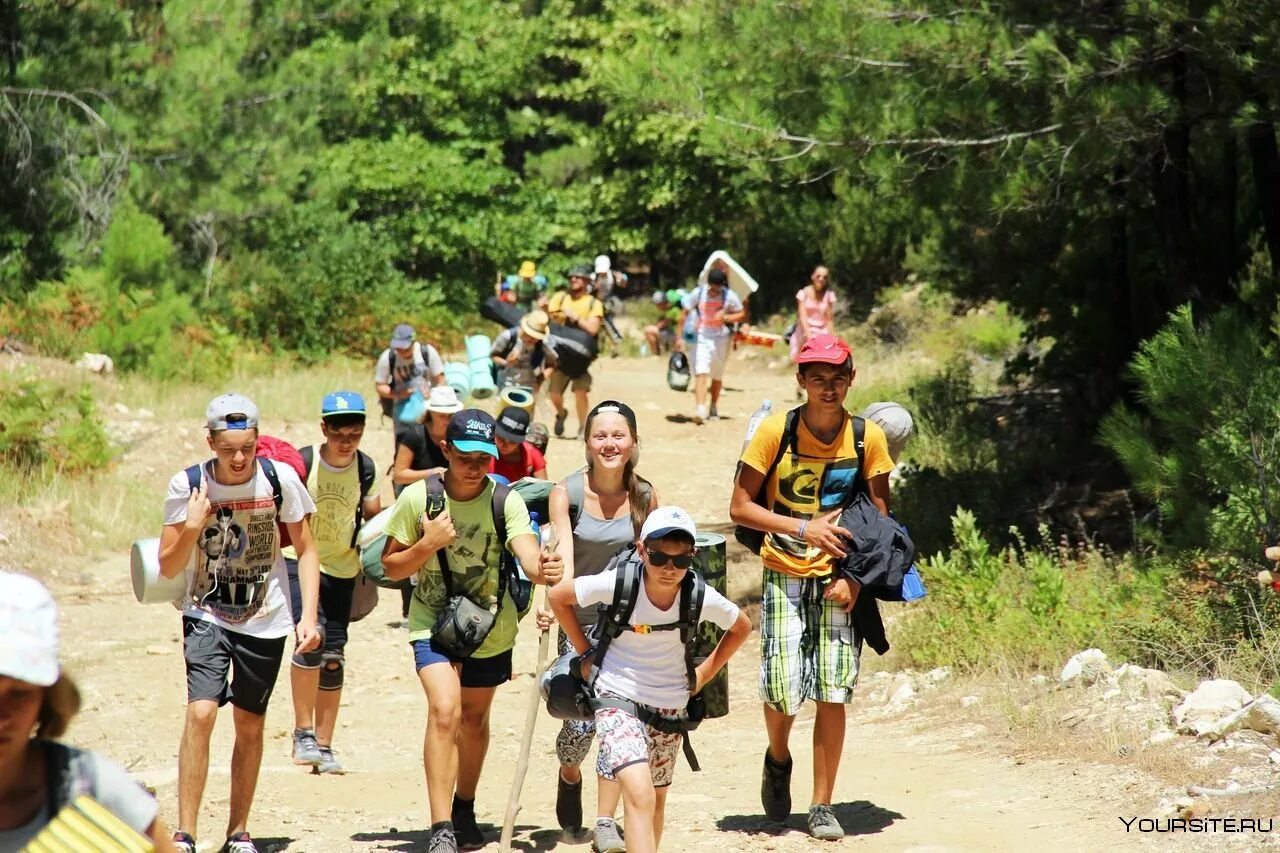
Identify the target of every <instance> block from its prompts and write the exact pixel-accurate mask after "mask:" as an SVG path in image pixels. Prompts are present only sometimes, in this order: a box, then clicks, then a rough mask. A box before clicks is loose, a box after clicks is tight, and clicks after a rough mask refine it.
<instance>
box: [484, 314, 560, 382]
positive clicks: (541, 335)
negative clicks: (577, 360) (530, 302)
mask: <svg viewBox="0 0 1280 853" xmlns="http://www.w3.org/2000/svg"><path fill="white" fill-rule="evenodd" d="M550 323H551V319H550V318H549V317H548V316H547V312H546V311H530V312H529V313H528V314H525V315H524V316H523V317H521V318H520V324H519V325H517V326H514V327H512V328H510V329H506V330H504V331H502V332H501V333H499V335H498V336H497V337H496V338H494V339H493V346H492V347H490V349H489V358H490V360H492V361H493V363H494V365H496V366H497V368H498V385H500V386H502V387H506V386H508V385H517V386H521V387H524V388H531V389H533V390H534V391H537V390H538V389H539V388H541V387H542V380H543V376H544V374H545V373H546V372H549V371H550V368H551V365H552V364H554V363H555V356H554V354H552V353H551V351H550V350H548V349H546V348H545V347H544V346H543V341H545V340H546V339H547V328H548V326H549V325H550Z"/></svg>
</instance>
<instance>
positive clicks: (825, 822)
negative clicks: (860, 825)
mask: <svg viewBox="0 0 1280 853" xmlns="http://www.w3.org/2000/svg"><path fill="white" fill-rule="evenodd" d="M809 834H810V835H812V836H813V837H814V838H816V839H818V840H819V841H839V840H840V839H841V838H844V827H842V826H840V821H838V820H836V816H835V813H834V812H832V811H831V806H827V805H817V806H809Z"/></svg>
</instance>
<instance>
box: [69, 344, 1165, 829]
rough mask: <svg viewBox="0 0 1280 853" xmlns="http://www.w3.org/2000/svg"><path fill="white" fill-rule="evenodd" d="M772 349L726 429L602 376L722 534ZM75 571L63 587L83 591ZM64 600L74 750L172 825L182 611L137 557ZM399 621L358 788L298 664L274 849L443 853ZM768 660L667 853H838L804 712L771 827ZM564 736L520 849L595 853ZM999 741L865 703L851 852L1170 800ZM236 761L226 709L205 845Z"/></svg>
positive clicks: (370, 640)
mask: <svg viewBox="0 0 1280 853" xmlns="http://www.w3.org/2000/svg"><path fill="white" fill-rule="evenodd" d="M753 355H754V358H743V357H742V356H741V355H740V356H737V357H735V358H734V359H733V361H732V362H731V364H730V373H729V386H730V390H728V391H727V392H726V394H725V397H724V399H723V402H722V405H721V411H722V412H723V413H724V414H725V416H726V418H725V419H724V420H722V421H721V422H719V423H716V424H708V425H706V426H703V427H700V428H699V427H695V426H693V425H692V424H690V423H687V422H684V421H685V415H687V414H688V413H689V412H690V411H691V410H692V398H691V396H689V395H679V394H676V393H673V392H671V391H669V390H667V388H666V386H665V382H664V372H663V367H662V364H661V363H660V361H659V360H658V359H656V358H651V359H647V360H639V359H617V360H606V362H605V363H604V364H603V365H602V367H601V369H598V370H597V371H596V373H597V374H598V375H597V386H596V390H595V392H594V393H593V399H595V400H599V399H603V397H604V396H605V395H617V396H619V397H622V398H624V399H626V400H628V401H630V402H632V404H633V405H635V408H636V409H637V411H638V413H639V416H640V422H641V438H642V446H643V459H642V462H641V469H642V470H643V471H644V472H646V473H647V475H648V476H649V477H651V478H652V479H654V480H655V482H656V483H657V485H658V488H659V490H660V491H661V493H662V496H663V500H664V502H667V503H679V504H682V505H684V506H685V507H687V508H689V509H690V510H692V511H693V512H694V514H695V516H696V517H697V520H698V521H699V523H700V524H702V525H705V526H707V527H710V528H713V529H717V528H718V529H723V526H724V524H725V522H726V520H727V512H726V510H727V501H728V491H729V485H730V481H731V477H732V471H733V462H734V459H735V456H736V453H737V450H738V448H739V445H740V442H741V438H742V432H743V429H744V427H745V423H746V420H747V418H748V417H749V416H750V413H751V412H752V411H753V410H754V409H755V407H756V406H757V405H758V403H759V401H760V399H761V398H762V397H765V396H772V398H773V400H774V401H775V404H776V405H778V406H782V405H785V404H786V403H788V402H789V401H790V399H791V397H792V395H793V390H792V386H791V382H790V380H789V379H788V378H787V377H786V376H784V375H782V374H779V373H778V372H776V371H773V370H768V369H766V362H767V361H768V360H769V356H766V355H764V354H761V353H754V354H753ZM773 357H774V358H776V357H777V356H773ZM309 421H310V418H309V416H307V417H300V418H298V428H299V429H302V430H305V426H303V425H304V424H305V423H307V422H309ZM572 425H573V423H572V418H571V422H570V426H571V427H572ZM366 449H368V450H369V451H370V452H372V453H373V454H374V455H375V457H376V458H377V459H378V460H379V461H380V462H382V463H384V464H385V462H386V461H387V459H388V458H389V455H390V434H389V431H387V430H385V428H380V429H379V430H377V431H371V433H370V435H369V437H368V439H367V440H366ZM548 455H549V457H550V464H551V468H552V474H553V475H560V474H563V473H566V472H567V471H569V470H571V469H572V468H573V467H575V466H576V465H578V464H580V461H581V459H582V450H581V445H580V444H578V443H571V442H567V441H556V440H554V439H553V440H552V445H551V448H550V452H549V454H548ZM163 489H164V479H163V478H162V477H157V479H156V482H155V492H156V505H157V510H158V507H159V504H160V501H161V495H162V493H163ZM388 491H389V490H388ZM139 535H151V532H150V531H140V532H139ZM757 573H758V566H755V567H753V566H752V565H751V564H750V563H748V562H747V561H745V560H744V559H742V558H741V555H738V557H737V558H736V559H731V568H730V574H731V593H734V594H737V595H739V596H741V595H743V594H744V593H746V592H748V591H749V590H750V589H751V588H752V587H753V586H757V587H758V577H757ZM75 576H76V573H75V572H62V573H61V577H63V578H68V577H75ZM55 589H56V591H57V592H58V594H59V597H60V600H61V601H62V605H63V624H64V638H63V649H64V659H65V661H66V664H67V666H68V668H69V669H70V671H72V672H73V673H74V674H75V675H76V676H77V678H78V679H79V680H80V683H81V685H82V689H83V691H84V694H85V710H84V712H83V713H82V714H81V716H80V717H79V719H78V720H77V721H76V723H75V724H74V727H73V730H72V732H71V733H70V737H71V739H72V740H73V741H74V742H76V743H80V744H83V745H85V746H89V747H92V748H97V749H101V750H103V751H105V752H106V753H108V754H109V755H111V756H113V757H114V758H115V759H116V760H118V761H120V762H122V763H124V764H125V765H126V766H128V767H129V768H130V769H131V770H132V771H133V772H134V773H135V774H136V775H137V776H138V777H139V778H140V779H142V780H145V781H146V783H147V784H149V785H152V786H154V787H155V788H156V789H157V793H158V796H159V798H160V801H161V803H162V813H163V815H164V817H165V818H166V819H167V820H170V821H172V820H173V818H174V814H175V810H176V777H177V747H178V738H179V733H180V730H181V720H182V705H183V702H184V698H185V697H184V686H183V685H184V680H183V666H182V658H181V652H180V645H179V639H180V626H179V619H178V614H177V613H176V612H175V611H173V610H172V609H170V608H169V607H167V606H156V607H143V606H141V605H138V604H137V603H135V601H134V600H133V597H132V595H131V593H130V591H129V581H128V567H127V561H126V560H125V559H123V558H111V559H108V560H106V561H104V562H99V563H96V564H93V565H89V566H87V567H85V569H84V571H83V572H82V573H79V577H78V580H77V581H75V582H71V581H68V580H64V581H61V582H59V583H58V584H57V585H56V587H55ZM398 617H399V610H398V598H397V597H395V596H392V595H390V594H388V595H385V596H384V597H383V600H382V603H381V605H380V606H379V608H378V609H377V610H376V611H375V612H374V614H373V615H372V616H370V617H369V618H368V619H366V620H365V621H364V622H361V623H359V624H357V625H355V626H353V629H352V641H351V644H350V646H349V647H348V650H347V659H348V666H347V672H348V678H347V685H348V686H347V689H346V691H345V693H344V697H343V699H344V702H343V711H342V717H341V719H340V721H339V732H338V735H337V737H336V738H335V746H336V747H337V748H338V750H339V752H340V755H341V758H342V760H343V761H344V762H345V764H346V765H347V766H348V768H350V770H351V772H350V774H349V775H347V776H344V777H320V776H311V775H308V774H307V773H306V772H305V771H303V770H302V769H300V768H297V767H294V766H293V765H292V764H291V763H290V761H289V757H288V751H289V732H290V729H291V726H292V711H291V706H290V695H289V679H288V676H287V674H286V673H287V669H288V664H287V661H286V664H285V667H284V671H282V674H281V678H280V681H279V683H278V685H277V690H276V694H275V697H274V699H273V701H272V705H271V709H270V711H269V713H268V718H267V733H268V734H267V747H266V757H265V759H264V763H263V771H262V777H261V782H260V784H259V790H258V796H257V803H256V806H255V809H254V814H253V819H252V821H251V829H252V830H253V831H254V833H255V835H256V836H258V837H259V844H260V845H262V846H263V849H285V848H286V847H287V849H288V850H290V851H343V850H379V849H381V850H406V851H407V850H425V843H426V839H427V826H428V823H429V821H428V818H427V815H426V811H425V808H426V807H425V791H424V783H423V775H422V765H421V743H422V731H423V727H424V721H425V701H424V698H423V695H422V690H421V688H420V687H419V685H418V682H417V679H416V677H415V675H414V671H413V666H412V657H411V655H410V653H409V650H408V648H407V644H406V641H405V635H404V630H403V628H401V627H400V626H399V618H398ZM524 627H525V628H526V629H528V628H529V627H530V625H529V624H528V623H526V624H525V625H524ZM536 648H537V643H536V637H535V635H534V634H533V632H532V631H531V630H526V631H524V633H523V634H522V636H521V638H520V643H519V645H518V647H517V649H516V656H515V662H516V670H517V672H518V673H519V674H518V676H517V678H516V680H515V681H514V682H513V683H512V684H510V685H509V686H508V687H506V688H503V689H502V690H500V691H499V693H498V697H497V700H496V702H495V705H494V710H493V736H492V746H491V747H490V751H489V756H488V763H487V769H486V773H485V776H484V778H483V779H482V781H481V786H480V791H479V796H478V799H477V811H478V814H479V817H480V820H481V823H482V825H488V826H489V827H490V828H491V830H492V836H493V838H494V840H493V842H492V843H491V844H490V845H489V847H488V848H487V849H490V850H493V849H497V841H496V838H497V830H496V828H494V827H495V825H500V824H501V819H502V813H503V809H504V808H505V804H506V800H507V793H508V789H509V785H510V780H511V773H512V768H513V766H514V764H515V760H516V755H517V751H518V748H519V735H520V732H519V728H520V726H521V725H522V724H523V719H524V713H525V707H526V703H527V701H528V697H529V691H530V690H531V689H533V688H532V679H531V677H530V676H531V673H532V670H533V668H534V662H535V661H534V659H535V656H536ZM872 658H874V654H873V653H868V655H867V656H866V657H864V661H865V662H866V663H867V664H868V665H869V666H872V667H873V666H874V665H875V664H874V661H872ZM757 664H758V643H755V642H748V644H747V645H746V646H745V647H744V650H743V652H742V653H741V654H740V655H739V657H738V658H737V659H736V660H735V662H734V663H733V665H732V666H731V683H732V693H731V696H732V700H731V702H732V708H733V712H732V715H731V716H730V717H728V718H727V719H722V720H715V721H711V722H708V723H706V724H704V725H703V726H702V728H701V729H700V730H699V731H698V732H697V734H696V735H695V744H696V746H697V751H698V755H699V757H700V759H701V761H702V765H703V772H702V773H700V774H694V773H692V772H690V771H689V769H688V767H687V766H685V765H684V764H683V762H682V764H681V766H680V768H679V769H678V771H677V775H676V782H675V786H674V788H673V789H672V792H671V795H670V799H669V806H668V809H667V831H666V837H665V839H664V845H663V846H664V849H665V850H669V851H693V850H745V849H753V850H754V849H759V850H780V851H785V850H802V849H811V848H815V847H821V846H822V845H821V843H819V842H814V841H812V840H811V839H809V838H808V837H807V835H805V834H804V833H803V831H802V828H803V816H802V814H801V810H802V809H803V807H804V806H805V804H806V803H807V801H808V800H807V798H808V794H809V778H810V772H811V767H810V764H809V763H808V758H807V753H808V749H807V743H808V741H809V738H810V736H811V734H810V733H811V727H812V714H811V712H808V713H806V714H805V715H804V716H802V717H801V719H800V720H799V722H798V723H797V725H796V731H795V736H794V743H795V745H796V747H797V749H796V770H795V784H794V789H793V790H794V798H795V804H796V810H797V813H796V814H793V816H792V818H791V820H790V821H789V823H788V827H787V830H786V831H778V830H777V829H771V828H770V827H769V826H768V825H767V824H766V823H765V822H764V821H763V819H762V816H761V813H760V802H759V766H760V761H761V754H762V749H763V744H764V740H763V734H762V722H761V713H760V708H759V704H758V701H757V699H756V693H755V691H756V687H755V674H756V668H757ZM556 730H557V724H556V723H555V722H554V721H553V720H551V719H550V718H548V717H546V716H545V715H543V716H541V717H540V718H539V720H538V727H537V733H536V736H535V738H534V749H533V757H532V764H531V768H530V771H529V775H528V780H527V782H526V785H525V793H524V799H523V811H522V812H521V815H520V820H519V822H518V827H519V829H518V834H517V837H516V844H517V848H518V849H523V850H580V851H585V850H588V849H589V846H588V844H587V842H585V841H584V842H579V843H576V844H566V843H563V842H562V841H561V838H560V832H559V830H558V829H555V828H554V825H555V818H554V792H555V785H554V779H555V774H556V770H555V750H554V738H555V733H556ZM982 740H983V739H982V738H981V737H980V736H975V733H974V732H973V731H968V732H966V731H965V730H964V729H963V727H962V726H960V725H958V724H957V723H956V721H954V720H948V719H947V712H946V711H944V710H941V709H938V708H935V709H932V710H931V709H930V708H929V707H928V705H927V704H926V705H925V706H924V707H923V708H922V709H921V710H919V711H917V712H916V713H914V714H913V715H912V716H911V717H909V718H906V719H899V720H897V721H892V722H884V721H873V720H870V719H869V718H868V715H867V714H866V712H865V711H864V710H862V709H860V708H859V703H858V702H855V704H854V705H853V707H852V709H851V712H850V725H849V737H848V742H847V745H846V749H845V759H844V766H843V769H842V773H841V777H840V782H839V785H838V788H837V795H836V798H835V801H836V803H837V804H838V805H837V807H836V811H837V815H838V817H839V819H840V820H841V822H842V823H843V824H844V826H845V828H846V830H848V831H849V832H850V834H851V835H852V836H853V837H852V838H850V839H846V841H845V842H844V846H852V845H855V844H856V845H857V846H858V848H859V849H865V850H894V851H901V850H913V851H926V850H928V851H940V850H1028V849H1036V850H1038V851H1050V850H1082V849H1107V848H1126V849H1127V848H1131V847H1133V846H1135V845H1136V844H1137V843H1138V842H1139V840H1140V839H1139V837H1137V836H1136V835H1126V833H1125V832H1124V828H1123V826H1122V825H1121V824H1120V822H1119V821H1118V820H1117V815H1121V814H1123V815H1126V816H1128V815H1134V814H1146V813H1149V809H1150V807H1151V805H1152V798H1151V796H1150V792H1135V795H1134V796H1128V797H1126V794H1125V792H1124V790H1122V787H1123V783H1124V780H1122V779H1121V774H1120V773H1119V771H1116V770H1114V769H1111V768H1098V767H1075V768H1073V767H1070V766H1067V765H1066V764H1065V762H1056V763H1049V762H1030V761H1029V762H1026V763H1021V762H1015V761H1014V760H1013V759H1011V758H1009V757H1006V756H1003V755H1000V754H996V753H995V752H994V751H993V750H991V749H990V748H989V747H984V746H983V744H982ZM230 749H231V722H230V719H229V715H228V714H224V715H223V716H222V718H221V720H220V722H219V726H218V729H217V730H216V732H215V735H214V745H213V751H212V757H211V771H210V777H209V785H208V788H207V791H206V796H205V801H204V808H203V812H202V814H201V827H200V828H201V833H202V835H203V837H204V838H205V839H207V840H208V841H213V840H214V839H217V838H220V837H221V830H222V826H223V821H224V820H225V815H226V805H227V787H228V776H227V767H228V764H229V759H230ZM591 760H592V761H593V760H594V752H593V753H592V759H591ZM1128 780H1129V781H1131V777H1128ZM585 800H586V804H587V809H588V812H589V813H590V809H591V804H592V803H593V801H594V784H593V783H590V782H589V783H588V784H587V786H586V796H585ZM1126 800H1128V801H1127V802H1126ZM264 842H265V844H264ZM1165 843H1166V844H1167V843H1168V839H1167V838H1166V841H1165ZM206 847H207V849H216V847H217V845H207V846H206Z"/></svg>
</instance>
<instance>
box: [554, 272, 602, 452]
mask: <svg viewBox="0 0 1280 853" xmlns="http://www.w3.org/2000/svg"><path fill="white" fill-rule="evenodd" d="M590 280H591V268H590V267H587V266H576V267H573V268H572V269H571V270H569V290H568V291H563V290H562V291H560V292H559V293H557V294H555V295H554V296H552V297H551V302H550V304H549V306H548V310H549V311H550V314H551V319H552V320H554V321H555V322H557V323H560V324H561V325H565V326H572V327H576V328H578V329H581V330H582V331H584V332H586V333H587V334H588V335H591V336H592V337H596V336H597V335H599V334H600V326H601V324H602V323H603V322H604V305H603V304H602V303H601V302H600V300H599V299H597V298H596V297H594V296H592V295H591V294H590V293H588V292H587V284H588V283H589V282H590ZM569 387H572V388H573V396H574V399H575V401H576V403H577V408H578V429H579V430H581V429H582V425H583V424H584V423H585V422H586V419H587V408H588V404H587V392H589V391H590V390H591V372H590V371H587V372H586V373H583V374H582V375H581V376H579V377H577V378H570V377H569V375H568V374H566V373H564V372H563V371H562V370H561V369H560V368H559V367H556V368H555V369H554V370H552V371H551V376H550V378H549V379H548V381H547V391H548V393H549V394H550V397H551V405H553V406H554V407H555V410H556V421H555V426H554V428H553V429H554V431H555V434H556V436H557V437H560V436H563V435H564V422H565V419H566V418H568V417H569V412H568V410H567V409H565V407H564V392H565V389H566V388H569ZM578 434H579V433H575V435H578Z"/></svg>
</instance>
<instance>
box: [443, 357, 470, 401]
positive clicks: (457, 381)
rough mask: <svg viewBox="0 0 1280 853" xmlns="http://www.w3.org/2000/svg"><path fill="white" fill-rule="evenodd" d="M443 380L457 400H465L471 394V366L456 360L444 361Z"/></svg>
mask: <svg viewBox="0 0 1280 853" xmlns="http://www.w3.org/2000/svg"><path fill="white" fill-rule="evenodd" d="M444 381H445V383H446V384H447V385H448V386H449V387H450V388H452V389H453V390H454V392H455V393H456V394H457V395H458V399H459V400H466V399H467V397H468V396H469V395H470V394H471V368H470V367H469V366H468V365H465V364H463V363H461V362H458V361H449V362H445V365H444Z"/></svg>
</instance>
